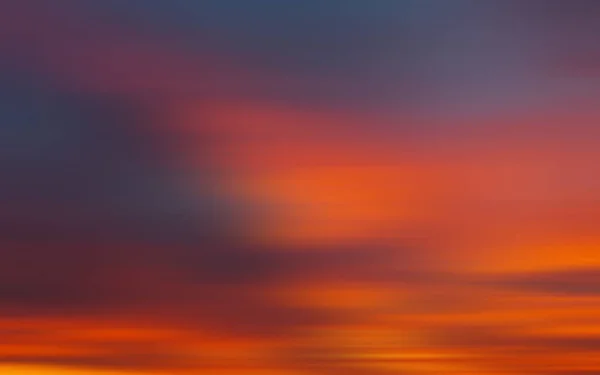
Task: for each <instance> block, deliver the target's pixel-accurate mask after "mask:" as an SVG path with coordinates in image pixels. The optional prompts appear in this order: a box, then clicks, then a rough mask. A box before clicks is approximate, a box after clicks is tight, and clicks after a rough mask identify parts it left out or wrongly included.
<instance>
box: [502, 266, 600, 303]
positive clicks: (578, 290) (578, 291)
mask: <svg viewBox="0 0 600 375" xmlns="http://www.w3.org/2000/svg"><path fill="white" fill-rule="evenodd" d="M499 284H500V285H503V286H507V287H511V288H515V289H519V290H522V291H533V292H540V293H549V294H558V295H561V294H564V295H571V296H578V295H582V296H585V295H591V296H594V295H599V294H600V269H598V268H580V269H566V270H557V271H540V272H531V273H525V274H516V275H511V276H506V277H504V278H503V280H501V281H500V282H499Z"/></svg>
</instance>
